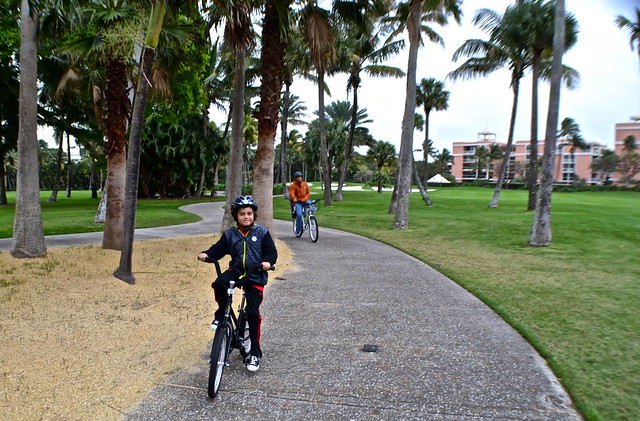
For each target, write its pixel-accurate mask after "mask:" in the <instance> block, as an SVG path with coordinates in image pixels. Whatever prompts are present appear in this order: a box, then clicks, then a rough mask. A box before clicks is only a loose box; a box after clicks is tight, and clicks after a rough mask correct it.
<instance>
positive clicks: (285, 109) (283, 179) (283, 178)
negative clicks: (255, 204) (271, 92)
mask: <svg viewBox="0 0 640 421" xmlns="http://www.w3.org/2000/svg"><path fill="white" fill-rule="evenodd" d="M285 78H287V80H286V81H285V84H284V85H285V90H284V98H283V100H282V102H283V105H282V121H281V122H280V139H281V140H280V157H279V158H280V164H279V165H278V167H279V174H280V183H282V194H283V195H284V197H288V196H289V192H288V191H287V159H286V158H287V155H286V154H287V146H288V145H287V144H288V143H289V136H288V133H287V131H288V130H289V129H288V128H287V123H288V120H289V100H290V99H289V98H290V96H289V92H290V87H291V80H290V79H289V78H288V77H287V76H285Z"/></svg>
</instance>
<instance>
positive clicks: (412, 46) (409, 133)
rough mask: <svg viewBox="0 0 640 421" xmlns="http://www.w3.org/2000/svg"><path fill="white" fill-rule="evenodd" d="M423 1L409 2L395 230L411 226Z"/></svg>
mask: <svg viewBox="0 0 640 421" xmlns="http://www.w3.org/2000/svg"><path fill="white" fill-rule="evenodd" d="M421 7H422V1H412V2H411V4H410V5H409V9H410V11H409V20H410V21H409V22H407V28H408V32H409V60H408V64H407V95H406V98H405V102H404V116H403V118H402V137H401V139H400V159H399V160H398V180H397V182H398V192H397V206H396V211H395V218H394V220H393V229H407V228H409V195H410V193H411V173H412V172H413V171H412V162H413V128H414V123H415V121H414V120H415V112H416V68H417V63H418V47H419V43H420V32H419V31H420V14H421Z"/></svg>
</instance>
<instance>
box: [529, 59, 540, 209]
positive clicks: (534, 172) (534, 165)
mask: <svg viewBox="0 0 640 421" xmlns="http://www.w3.org/2000/svg"><path fill="white" fill-rule="evenodd" d="M540 61H541V53H540V52H538V51H534V53H533V64H532V66H531V74H532V78H533V82H532V84H531V143H530V148H531V149H530V150H529V166H528V168H527V184H528V185H529V201H528V203H527V210H534V209H535V208H536V193H537V191H538V81H539V79H540Z"/></svg>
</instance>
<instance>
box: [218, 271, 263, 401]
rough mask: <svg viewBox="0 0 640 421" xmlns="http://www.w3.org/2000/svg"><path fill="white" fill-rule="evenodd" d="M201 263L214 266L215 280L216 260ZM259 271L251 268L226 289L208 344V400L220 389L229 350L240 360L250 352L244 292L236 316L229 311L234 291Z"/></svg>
mask: <svg viewBox="0 0 640 421" xmlns="http://www.w3.org/2000/svg"><path fill="white" fill-rule="evenodd" d="M205 261H206V262H208V263H214V264H215V266H216V273H217V274H218V277H220V274H221V271H220V264H219V263H218V261H217V260H210V259H207V260H205ZM260 268H261V266H260V265H258V266H256V267H254V268H251V270H249V271H248V272H247V274H246V275H245V276H243V277H242V279H240V280H239V281H237V282H236V281H231V282H230V284H229V288H228V289H227V294H228V299H227V307H226V308H225V311H224V319H223V320H221V321H220V323H219V324H218V328H217V329H216V333H215V336H214V337H213V344H212V345H211V357H210V359H209V363H210V367H209V385H208V387H207V393H208V394H209V397H210V398H211V399H213V398H215V397H216V395H217V394H218V391H219V390H220V383H221V381H222V374H223V372H224V368H225V367H227V366H228V365H229V355H230V354H231V351H233V350H234V349H238V350H239V351H240V355H242V359H243V361H244V360H245V359H246V358H247V357H248V356H249V352H251V339H250V338H249V323H248V321H247V311H246V306H245V305H246V297H245V294H244V289H243V292H242V300H241V302H240V305H239V306H238V315H237V316H236V314H235V312H234V311H233V308H232V305H233V296H234V295H235V289H236V288H242V287H243V286H244V285H245V284H246V283H247V280H248V278H249V275H250V274H251V273H253V272H254V271H256V270H260ZM269 270H275V266H272V267H271V268H270V269H269Z"/></svg>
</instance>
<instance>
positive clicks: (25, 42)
mask: <svg viewBox="0 0 640 421" xmlns="http://www.w3.org/2000/svg"><path fill="white" fill-rule="evenodd" d="M20 7H21V9H20V10H21V13H20V18H21V24H20V104H19V115H20V117H19V118H20V129H19V130H20V131H19V134H18V174H17V183H16V210H15V220H14V224H13V245H12V248H11V255H12V256H13V257H18V258H23V257H39V256H44V255H45V254H47V247H46V245H45V241H44V229H43V226H42V210H41V208H40V189H39V179H40V175H39V165H38V164H39V162H38V152H39V151H38V136H37V134H38V133H37V131H38V123H37V113H38V87H37V76H36V75H37V66H38V52H37V48H38V21H37V19H38V18H37V14H36V13H31V9H30V8H29V1H28V0H22V2H21V6H20Z"/></svg>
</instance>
